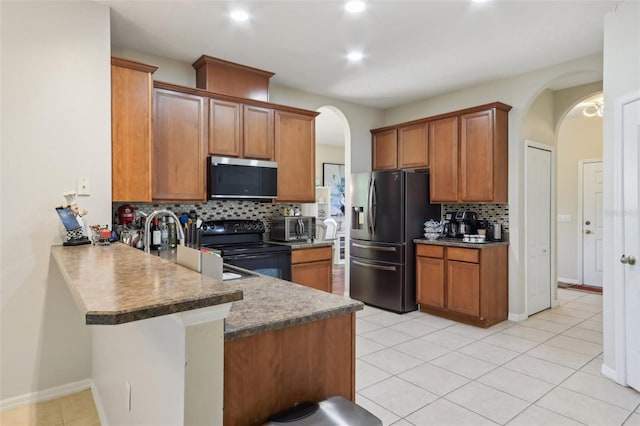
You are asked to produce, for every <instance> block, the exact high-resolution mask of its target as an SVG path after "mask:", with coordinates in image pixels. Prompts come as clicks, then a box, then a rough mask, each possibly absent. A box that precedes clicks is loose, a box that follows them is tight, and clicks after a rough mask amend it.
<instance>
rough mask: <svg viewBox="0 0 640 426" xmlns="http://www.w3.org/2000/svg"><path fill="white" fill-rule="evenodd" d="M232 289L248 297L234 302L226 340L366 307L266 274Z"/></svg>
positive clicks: (247, 280) (226, 326)
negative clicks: (240, 291)
mask: <svg viewBox="0 0 640 426" xmlns="http://www.w3.org/2000/svg"><path fill="white" fill-rule="evenodd" d="M229 286H230V287H233V288H236V289H239V290H242V293H243V294H244V298H243V299H242V300H240V301H238V302H233V304H232V305H231V312H230V313H229V316H228V317H227V318H226V319H225V330H224V339H225V340H226V341H228V340H235V339H239V338H242V337H248V336H252V335H255V334H260V333H264V332H268V331H275V330H279V329H283V328H287V327H293V326H297V325H302V324H306V323H309V322H312V321H318V320H322V319H326V318H331V317H335V316H339V315H345V314H349V313H352V312H355V311H359V310H361V309H363V307H364V305H363V304H362V302H359V301H357V300H352V299H349V298H348V297H343V296H338V295H335V294H330V293H326V292H324V291H320V290H316V289H313V288H310V287H306V286H303V285H299V284H294V283H292V282H289V281H283V280H280V279H278V278H274V277H269V276H266V275H259V276H258V277H252V278H246V279H241V280H234V281H232V282H230V283H229Z"/></svg>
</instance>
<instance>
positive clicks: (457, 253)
mask: <svg viewBox="0 0 640 426" xmlns="http://www.w3.org/2000/svg"><path fill="white" fill-rule="evenodd" d="M447 259H448V260H459V261H460V262H471V263H480V250H478V249H467V248H459V247H447Z"/></svg>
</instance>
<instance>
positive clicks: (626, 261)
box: [620, 254, 636, 265]
mask: <svg viewBox="0 0 640 426" xmlns="http://www.w3.org/2000/svg"><path fill="white" fill-rule="evenodd" d="M620 263H623V264H625V265H627V264H628V265H635V264H636V258H635V257H633V256H629V257H627V256H625V255H624V254H623V255H622V257H621V258H620Z"/></svg>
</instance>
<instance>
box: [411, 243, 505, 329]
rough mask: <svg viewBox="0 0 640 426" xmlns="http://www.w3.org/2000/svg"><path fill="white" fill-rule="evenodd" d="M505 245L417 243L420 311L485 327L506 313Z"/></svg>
mask: <svg viewBox="0 0 640 426" xmlns="http://www.w3.org/2000/svg"><path fill="white" fill-rule="evenodd" d="M507 254H508V252H507V246H506V245H500V246H488V247H483V248H478V249H476V248H461V247H443V246H435V245H426V244H418V245H417V247H416V285H417V289H416V290H417V298H418V303H419V304H420V310H421V311H423V312H427V313H431V314H434V315H439V316H443V317H446V318H450V319H454V320H457V321H461V322H465V323H467V324H472V325H479V326H482V327H489V326H491V325H493V324H496V323H498V322H501V321H504V320H506V319H507V316H508V307H509V306H508V305H509V300H508V266H507V259H508V258H507Z"/></svg>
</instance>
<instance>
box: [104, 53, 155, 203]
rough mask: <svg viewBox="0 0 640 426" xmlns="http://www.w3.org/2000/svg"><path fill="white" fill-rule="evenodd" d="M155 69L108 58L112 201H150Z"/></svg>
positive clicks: (124, 60)
mask: <svg viewBox="0 0 640 426" xmlns="http://www.w3.org/2000/svg"><path fill="white" fill-rule="evenodd" d="M156 69H157V67H153V66H150V65H145V64H141V63H139V62H134V61H129V60H126V59H121V58H116V57H113V58H111V149H112V152H111V153H112V155H111V176H112V179H111V194H112V199H113V201H147V202H148V201H151V111H152V101H151V98H152V90H153V80H152V77H151V74H153V73H154V72H155V70H156Z"/></svg>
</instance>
